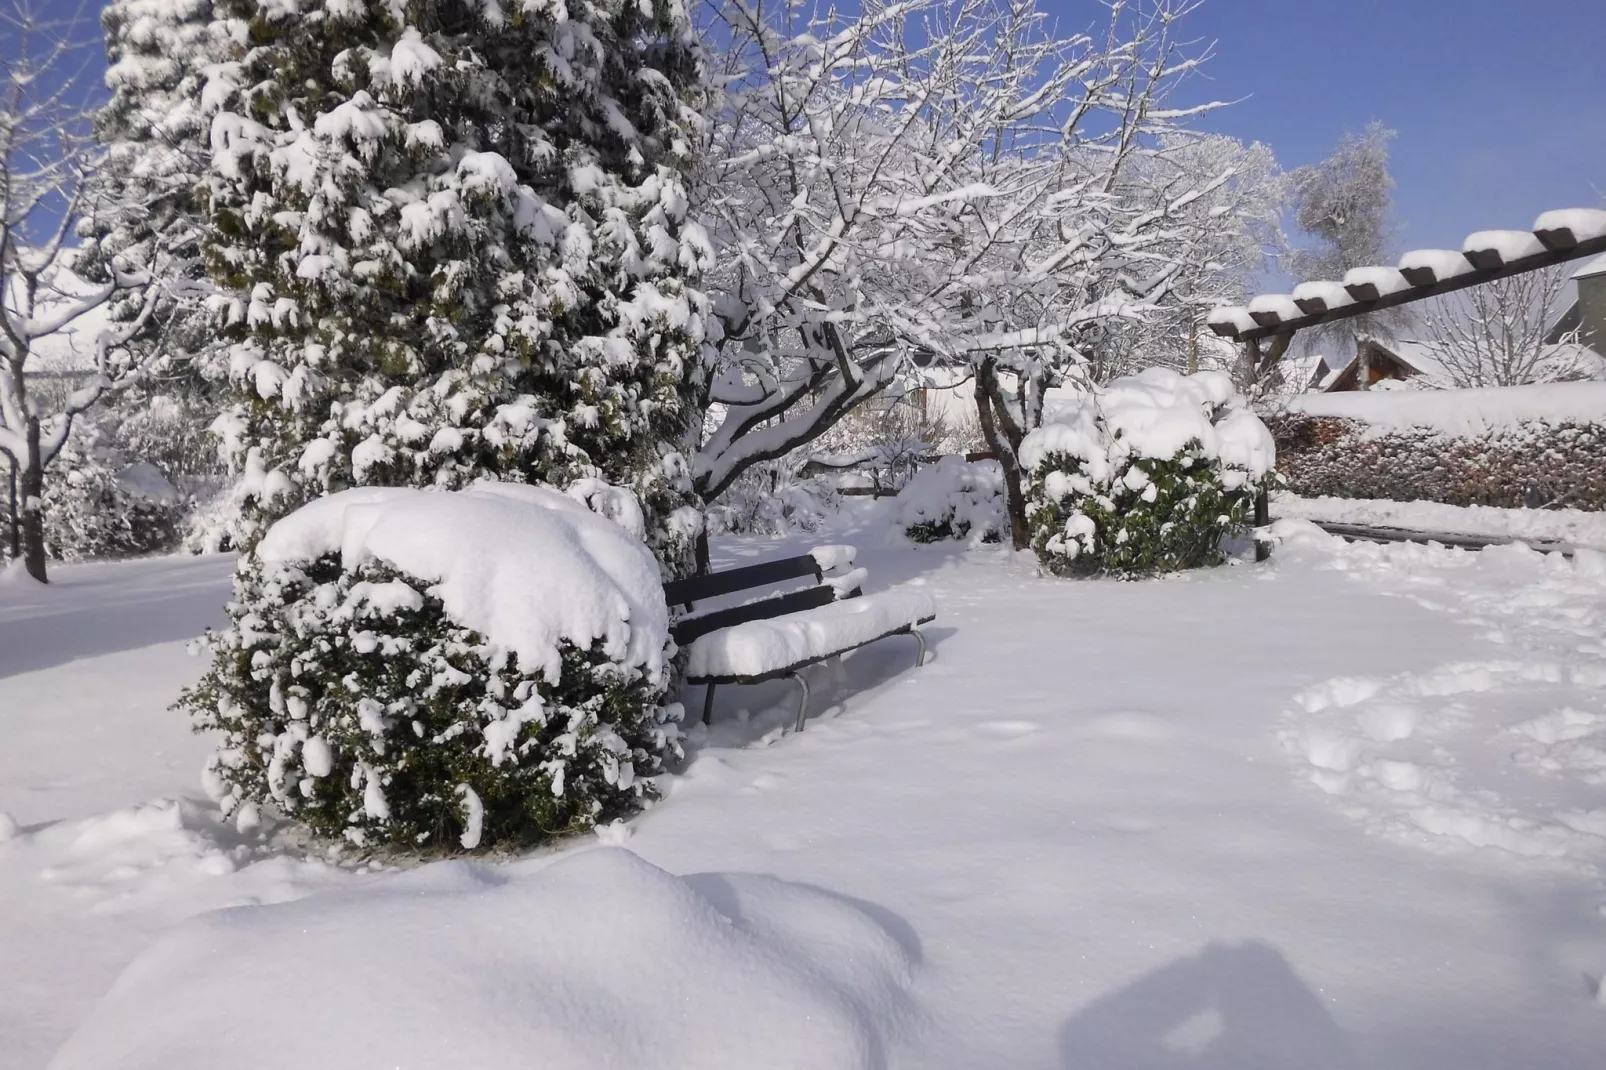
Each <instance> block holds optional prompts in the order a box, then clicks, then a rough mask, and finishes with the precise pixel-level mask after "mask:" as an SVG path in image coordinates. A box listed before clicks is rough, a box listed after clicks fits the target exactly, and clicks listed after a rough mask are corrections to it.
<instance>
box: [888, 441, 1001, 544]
mask: <svg viewBox="0 0 1606 1070" xmlns="http://www.w3.org/2000/svg"><path fill="white" fill-rule="evenodd" d="M895 510H896V511H895V513H894V516H895V523H896V524H897V525H898V526H899V527H900V528H902V529H903V531H904V534H905V535H907V536H909V538H911V539H913V540H914V541H915V542H940V541H941V540H943V539H966V540H968V541H970V542H971V543H983V542H998V541H1000V540H1001V539H1002V538H1003V537H1004V533H1005V532H1007V531H1008V530H1009V520H1008V518H1007V517H1006V516H1005V515H1004V473H1003V470H1002V469H1001V468H1000V467H999V465H998V462H997V461H972V462H967V461H966V460H965V459H964V458H963V457H944V458H942V459H941V460H939V461H938V462H937V463H936V464H933V465H927V466H926V467H924V468H922V469H920V471H918V472H916V473H915V476H914V478H913V479H911V480H909V482H908V484H907V485H905V486H904V488H903V490H901V491H900V492H899V493H898V500H897V502H896V504H895Z"/></svg>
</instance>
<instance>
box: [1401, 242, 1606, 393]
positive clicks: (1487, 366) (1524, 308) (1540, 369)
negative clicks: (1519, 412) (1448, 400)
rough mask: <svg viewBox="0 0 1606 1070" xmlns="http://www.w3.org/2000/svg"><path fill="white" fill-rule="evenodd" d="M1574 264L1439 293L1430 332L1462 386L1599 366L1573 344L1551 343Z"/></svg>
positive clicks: (1575, 373)
mask: <svg viewBox="0 0 1606 1070" xmlns="http://www.w3.org/2000/svg"><path fill="white" fill-rule="evenodd" d="M1568 275H1569V271H1568V270H1567V269H1566V268H1549V269H1546V270H1543V271H1529V272H1525V273H1523V274H1521V275H1512V276H1510V277H1509V278H1504V279H1496V280H1495V281H1494V282H1486V283H1483V284H1482V285H1479V286H1473V287H1470V288H1469V289H1466V290H1462V291H1460V292H1459V293H1456V294H1447V295H1444V296H1441V297H1435V298H1434V299H1433V300H1432V301H1430V302H1428V305H1427V311H1426V312H1425V313H1424V314H1423V317H1422V319H1423V323H1424V324H1425V326H1426V332H1425V333H1426V336H1427V339H1428V340H1429V341H1430V342H1431V344H1432V345H1433V347H1434V351H1435V353H1436V354H1437V356H1438V358H1439V361H1440V363H1442V364H1443V365H1444V370H1445V371H1446V372H1447V373H1448V374H1449V376H1450V380H1451V381H1452V382H1453V383H1454V384H1455V385H1456V386H1463V387H1471V386H1521V385H1523V384H1525V383H1546V382H1558V381H1565V380H1569V379H1586V378H1588V377H1589V375H1590V373H1591V372H1592V371H1593V368H1592V367H1591V366H1590V365H1589V364H1587V363H1586V359H1587V358H1586V357H1585V356H1584V354H1583V353H1582V352H1580V350H1579V349H1578V348H1577V347H1576V346H1575V345H1572V344H1565V343H1576V342H1577V336H1576V334H1574V335H1573V336H1571V337H1567V338H1564V339H1561V341H1562V342H1563V343H1564V344H1562V345H1558V346H1549V345H1546V344H1545V339H1546V336H1547V335H1548V334H1549V332H1550V329H1551V325H1552V324H1553V323H1555V321H1556V317H1557V314H1558V313H1559V311H1560V310H1561V309H1562V308H1563V307H1564V305H1563V303H1562V295H1563V294H1564V293H1566V290H1567V281H1568Z"/></svg>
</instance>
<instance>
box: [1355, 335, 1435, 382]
mask: <svg viewBox="0 0 1606 1070" xmlns="http://www.w3.org/2000/svg"><path fill="white" fill-rule="evenodd" d="M1371 341H1372V343H1373V344H1374V345H1377V346H1379V347H1381V348H1383V349H1385V350H1387V351H1388V352H1389V353H1392V354H1393V355H1394V356H1395V357H1397V358H1399V361H1400V363H1402V364H1404V365H1406V366H1407V367H1409V368H1411V369H1413V370H1414V371H1415V372H1416V373H1417V374H1418V375H1420V376H1423V377H1424V378H1426V379H1427V380H1428V381H1429V382H1431V383H1432V384H1433V385H1434V386H1452V385H1454V382H1453V380H1452V379H1451V377H1450V373H1449V371H1447V370H1446V369H1445V367H1444V355H1443V354H1442V353H1441V352H1440V351H1439V348H1438V346H1436V345H1434V344H1433V343H1432V342H1420V341H1417V340H1415V339H1412V338H1402V339H1400V340H1398V341H1386V342H1385V341H1381V340H1378V339H1372V340H1371Z"/></svg>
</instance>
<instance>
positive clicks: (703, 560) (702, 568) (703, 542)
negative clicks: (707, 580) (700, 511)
mask: <svg viewBox="0 0 1606 1070" xmlns="http://www.w3.org/2000/svg"><path fill="white" fill-rule="evenodd" d="M693 552H694V553H695V554H696V555H697V571H696V573H695V575H698V576H706V575H708V573H709V572H710V571H712V570H711V569H710V568H709V567H708V523H707V521H706V520H705V521H704V522H703V526H702V528H701V529H700V530H698V532H697V542H696V543H695V544H694V546H693Z"/></svg>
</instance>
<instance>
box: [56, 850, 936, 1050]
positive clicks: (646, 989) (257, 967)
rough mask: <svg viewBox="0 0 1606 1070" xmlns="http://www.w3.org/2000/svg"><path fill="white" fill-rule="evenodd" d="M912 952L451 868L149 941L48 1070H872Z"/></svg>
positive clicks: (735, 892) (878, 941)
mask: <svg viewBox="0 0 1606 1070" xmlns="http://www.w3.org/2000/svg"><path fill="white" fill-rule="evenodd" d="M912 968H913V960H912V956H911V953H910V952H909V951H908V950H906V949H905V948H904V947H903V946H902V945H901V944H900V943H899V942H898V940H897V939H895V938H894V937H893V936H892V935H891V934H889V933H888V932H887V930H886V929H885V928H883V927H882V926H881V925H880V924H879V923H878V922H877V921H875V920H873V919H872V918H870V917H869V916H868V915H867V914H865V913H864V911H863V910H861V909H860V908H859V907H858V906H856V905H854V904H852V903H850V902H848V901H846V900H843V899H840V898H838V897H836V896H833V895H831V894H829V893H827V892H823V891H820V890H818V889H814V888H810V887H806V886H803V885H796V884H789V883H786V882H783V881H779V880H776V879H773V878H769V877H757V876H748V875H742V874H718V873H706V874H698V875H694V876H687V877H684V878H681V877H675V876H673V875H671V874H669V873H666V872H664V871H663V870H661V869H658V868H656V867H654V866H652V865H649V864H648V863H646V862H644V861H642V860H641V859H640V858H638V857H636V856H635V855H634V854H632V853H631V852H629V851H626V850H624V849H622V848H615V847H598V848H595V849H592V850H588V851H583V852H581V853H578V854H574V855H570V856H567V857H565V858H563V859H561V860H559V861H558V862H556V863H553V864H551V865H547V866H545V867H544V868H539V869H535V870H533V871H532V869H531V866H530V864H526V865H524V866H515V867H510V868H507V869H500V870H495V869H490V868H486V867H482V866H477V865H473V864H470V863H465V862H442V863H438V864H435V865H431V866H425V867H422V868H420V869H417V870H413V871H411V872H408V873H404V874H401V875H398V876H395V877H389V878H383V879H379V880H375V881H373V882H372V883H369V884H366V885H364V886H362V887H358V888H353V889H350V890H347V891H342V892H336V893H331V894H327V895H322V896H316V897H313V898H309V899H304V900H301V901H299V902H296V903H291V904H286V905H281V906H274V907H248V908H241V909H236V910H226V911H218V912H215V913H211V914H207V915H203V916H201V917H198V918H194V919H192V920H190V921H188V922H186V923H185V924H183V925H182V926H180V927H179V928H177V929H175V930H173V931H171V932H169V933H167V934H166V935H165V936H163V937H161V938H160V939H158V940H157V941H156V943H154V944H153V945H152V946H150V947H149V948H147V949H146V950H145V951H144V952H143V953H142V954H141V955H140V956H139V957H138V958H137V959H135V960H134V962H133V963H132V964H130V965H129V966H128V968H127V969H125V970H124V971H123V974H122V976H121V977H120V978H119V979H118V980H117V982H116V984H115V985H114V986H113V987H112V990H111V992H110V993H109V994H108V995H107V996H106V997H105V999H104V1000H102V1002H101V1004H100V1006H99V1007H98V1008H97V1009H96V1010H95V1011H94V1012H93V1013H92V1014H91V1015H90V1016H89V1018H88V1020H87V1021H85V1022H84V1023H83V1025H82V1026H80V1028H79V1029H78V1031H77V1033H76V1034H75V1035H73V1036H72V1037H71V1038H70V1039H69V1040H68V1041H67V1043H66V1044H65V1045H64V1046H63V1047H62V1048H61V1050H60V1051H59V1052H58V1053H57V1054H56V1057H55V1059H54V1060H53V1061H52V1062H51V1064H50V1066H51V1068H52V1070H80V1068H82V1070H89V1068H94V1070H104V1068H105V1067H110V1066H115V1067H118V1068H119V1070H212V1068H214V1067H219V1066H227V1067H229V1068H230V1070H281V1068H283V1067H292V1066H293V1067H295V1068H296V1070H350V1068H353V1067H381V1066H383V1067H416V1068H444V1067H464V1068H469V1067H472V1068H474V1070H500V1068H504V1067H507V1068H513V1067H518V1068H527V1067H528V1068H534V1067H554V1068H556V1067H561V1068H563V1070H639V1068H641V1067H649V1066H650V1067H653V1068H655V1070H710V1068H715V1067H749V1066H754V1067H761V1066H775V1067H780V1066H784V1067H788V1068H796V1070H807V1068H818V1070H849V1068H854V1067H865V1068H869V1067H874V1066H881V1065H883V1063H884V1058H885V1053H884V1049H885V1043H886V1039H887V1037H888V1035H889V1034H890V1033H891V1032H892V1030H893V1029H895V1028H896V1026H897V1024H898V1023H899V1021H900V1020H901V1019H902V1018H903V1017H904V1015H905V1013H906V995H905V990H906V988H907V986H908V984H909V982H910V979H911V972H912Z"/></svg>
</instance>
